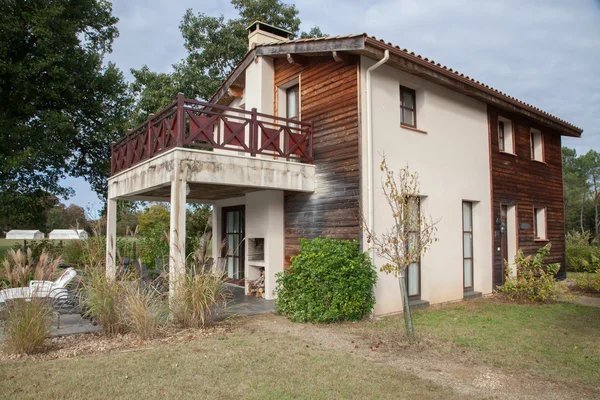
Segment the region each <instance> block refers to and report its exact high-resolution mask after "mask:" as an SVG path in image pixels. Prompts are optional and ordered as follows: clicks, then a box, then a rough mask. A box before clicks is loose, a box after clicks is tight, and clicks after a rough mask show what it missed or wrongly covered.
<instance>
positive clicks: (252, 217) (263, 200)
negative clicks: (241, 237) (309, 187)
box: [212, 190, 284, 299]
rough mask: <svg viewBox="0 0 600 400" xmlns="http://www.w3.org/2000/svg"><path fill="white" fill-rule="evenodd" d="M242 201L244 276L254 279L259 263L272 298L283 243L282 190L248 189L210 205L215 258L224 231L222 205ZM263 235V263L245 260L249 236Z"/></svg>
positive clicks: (236, 203)
mask: <svg viewBox="0 0 600 400" xmlns="http://www.w3.org/2000/svg"><path fill="white" fill-rule="evenodd" d="M238 205H245V221H246V225H245V236H246V240H245V243H244V246H245V249H246V258H245V261H244V264H245V276H246V278H247V279H256V278H258V276H259V273H260V270H259V268H260V267H261V266H264V268H265V297H266V298H267V299H272V298H274V293H273V290H274V289H275V283H276V280H275V275H276V274H277V273H278V272H281V271H283V263H284V247H283V238H284V231H283V229H284V228H283V191H281V190H261V191H257V192H251V193H247V194H246V195H245V197H236V198H231V199H226V200H219V201H217V202H215V203H214V205H213V207H214V208H213V238H214V239H213V247H212V249H213V258H214V259H215V260H216V259H217V258H218V257H220V256H221V255H220V254H219V243H220V241H221V237H222V235H223V231H222V226H221V221H222V209H223V207H231V206H238ZM249 238H264V239H265V260H264V263H256V262H252V261H249V260H248V253H249V251H248V243H249V241H248V239H249Z"/></svg>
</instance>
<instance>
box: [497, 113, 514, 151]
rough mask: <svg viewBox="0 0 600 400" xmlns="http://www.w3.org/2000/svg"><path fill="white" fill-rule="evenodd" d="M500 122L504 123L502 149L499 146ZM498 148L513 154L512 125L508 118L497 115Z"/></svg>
mask: <svg viewBox="0 0 600 400" xmlns="http://www.w3.org/2000/svg"><path fill="white" fill-rule="evenodd" d="M500 122H502V124H503V125H504V149H502V148H501V146H500ZM498 149H499V150H500V152H502V153H508V154H513V155H514V154H515V135H514V125H513V123H512V121H511V120H510V119H508V118H504V117H502V116H499V117H498Z"/></svg>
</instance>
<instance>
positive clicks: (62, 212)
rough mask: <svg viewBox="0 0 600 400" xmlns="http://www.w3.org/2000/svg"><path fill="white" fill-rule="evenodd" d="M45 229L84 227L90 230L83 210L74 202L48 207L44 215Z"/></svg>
mask: <svg viewBox="0 0 600 400" xmlns="http://www.w3.org/2000/svg"><path fill="white" fill-rule="evenodd" d="M46 219H47V220H46V231H48V232H50V231H52V230H54V229H85V230H91V229H90V224H89V222H88V220H87V218H86V216H85V210H84V209H83V208H82V207H80V206H78V205H75V204H71V205H69V206H68V207H66V206H65V205H64V204H62V203H60V204H58V205H56V206H54V207H53V208H52V209H50V210H49V211H48V213H47V215H46Z"/></svg>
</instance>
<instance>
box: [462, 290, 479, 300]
mask: <svg viewBox="0 0 600 400" xmlns="http://www.w3.org/2000/svg"><path fill="white" fill-rule="evenodd" d="M477 297H481V292H475V291H469V292H465V293H464V294H463V300H471V299H476V298H477Z"/></svg>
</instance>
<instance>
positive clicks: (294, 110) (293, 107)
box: [286, 85, 299, 118]
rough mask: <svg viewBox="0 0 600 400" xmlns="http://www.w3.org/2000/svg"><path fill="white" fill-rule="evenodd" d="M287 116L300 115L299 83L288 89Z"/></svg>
mask: <svg viewBox="0 0 600 400" xmlns="http://www.w3.org/2000/svg"><path fill="white" fill-rule="evenodd" d="M286 94H287V101H286V103H287V117H288V118H296V117H298V114H299V113H298V85H296V86H292V87H291V88H289V89H287V91H286Z"/></svg>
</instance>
